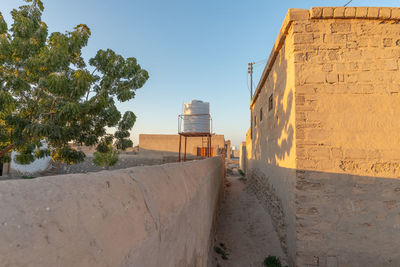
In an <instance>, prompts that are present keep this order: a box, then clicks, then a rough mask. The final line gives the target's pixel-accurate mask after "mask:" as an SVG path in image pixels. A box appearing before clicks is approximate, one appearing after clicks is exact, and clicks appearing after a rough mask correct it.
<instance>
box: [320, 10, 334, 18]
mask: <svg viewBox="0 0 400 267" xmlns="http://www.w3.org/2000/svg"><path fill="white" fill-rule="evenodd" d="M322 17H323V18H324V19H329V18H333V8H332V7H324V8H323V9H322Z"/></svg>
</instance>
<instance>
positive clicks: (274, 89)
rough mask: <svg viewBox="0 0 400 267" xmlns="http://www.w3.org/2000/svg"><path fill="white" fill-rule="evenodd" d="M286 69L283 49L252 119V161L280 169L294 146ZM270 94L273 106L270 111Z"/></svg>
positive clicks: (291, 95)
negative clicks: (262, 161) (265, 163)
mask: <svg viewBox="0 0 400 267" xmlns="http://www.w3.org/2000/svg"><path fill="white" fill-rule="evenodd" d="M287 67H288V64H287V59H286V55H285V46H283V47H282V49H281V50H280V53H279V54H278V55H277V58H276V60H275V63H274V65H273V70H272V71H271V72H270V73H269V75H268V77H267V78H266V80H265V82H264V84H263V87H262V88H261V90H260V95H259V96H258V99H257V101H256V103H255V106H254V109H253V118H254V117H255V118H256V127H255V128H254V129H255V135H254V137H255V138H254V140H253V144H254V145H253V151H254V155H253V157H254V158H255V159H258V160H260V159H262V160H266V161H267V162H268V163H270V164H274V165H275V164H276V165H279V162H282V161H284V160H286V159H287V158H288V157H289V154H290V151H291V150H292V147H293V145H294V144H293V140H294V123H295V122H294V115H293V114H294V107H293V105H294V102H293V101H294V99H293V98H294V96H293V95H294V92H293V90H294V88H291V89H290V90H287V89H288V88H287V87H288V84H287V83H288V82H287V75H288V74H287ZM266 71H267V69H266V70H264V72H266ZM285 73H286V75H285V76H284V75H283V74H285ZM282 76H283V79H282ZM261 82H262V81H260V83H261ZM271 94H272V96H273V103H272V104H273V106H272V109H271V110H269V109H270V108H269V97H270V96H271ZM257 102H258V103H257ZM260 108H262V112H263V117H264V118H263V119H262V121H260ZM292 113H293V114H292ZM265 115H266V116H265ZM291 115H293V118H292V120H290V118H291ZM266 148H267V149H266Z"/></svg>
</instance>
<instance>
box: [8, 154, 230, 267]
mask: <svg viewBox="0 0 400 267" xmlns="http://www.w3.org/2000/svg"><path fill="white" fill-rule="evenodd" d="M224 171H225V164H224V161H223V159H222V158H221V157H214V158H210V159H205V160H201V161H191V162H185V163H170V164H165V165H158V166H145V167H134V168H128V169H121V170H114V171H102V172H96V173H88V174H69V175H58V176H48V177H42V178H36V179H31V180H8V181H2V182H1V187H0V209H1V213H0V266H99V267H102V266H149V267H158V266H202V267H205V266H210V265H209V264H210V260H211V258H210V256H209V255H212V254H211V253H210V249H211V248H212V247H213V246H212V245H213V242H214V232H213V231H214V224H215V216H216V211H217V205H218V202H219V198H220V193H221V189H222V183H223V179H224Z"/></svg>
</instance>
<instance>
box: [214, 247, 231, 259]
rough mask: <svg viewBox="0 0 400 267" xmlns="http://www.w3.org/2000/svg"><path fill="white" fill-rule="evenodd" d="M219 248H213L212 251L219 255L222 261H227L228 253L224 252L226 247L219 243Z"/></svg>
mask: <svg viewBox="0 0 400 267" xmlns="http://www.w3.org/2000/svg"><path fill="white" fill-rule="evenodd" d="M219 245H220V246H215V247H214V251H215V253H217V254H219V255H221V258H222V259H223V260H227V259H228V253H227V252H226V251H225V250H226V246H225V244H224V243H219Z"/></svg>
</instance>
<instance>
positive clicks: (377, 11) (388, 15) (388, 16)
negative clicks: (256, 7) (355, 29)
mask: <svg viewBox="0 0 400 267" xmlns="http://www.w3.org/2000/svg"><path fill="white" fill-rule="evenodd" d="M309 19H376V20H400V8H398V7H312V8H311V9H309V10H308V9H297V8H290V9H289V10H288V12H287V14H286V17H285V19H284V21H283V23H282V27H281V30H280V32H279V34H278V37H277V38H276V41H275V44H274V46H273V48H272V51H271V54H270V56H269V58H268V61H267V64H266V66H265V68H264V71H263V73H262V75H261V78H260V81H259V83H258V85H257V88H256V90H255V92H254V95H253V98H252V100H251V102H250V109H252V108H253V106H254V104H255V102H256V101H257V98H258V95H259V93H260V91H261V88H262V87H263V86H264V83H265V81H266V79H267V77H268V75H269V73H270V72H271V70H272V67H273V65H274V63H275V60H276V57H277V56H278V54H279V51H280V50H281V48H282V46H283V43H284V41H285V39H286V36H287V34H288V32H289V28H290V26H291V24H292V22H293V21H299V20H309Z"/></svg>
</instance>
